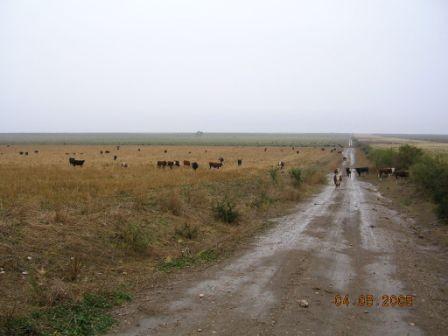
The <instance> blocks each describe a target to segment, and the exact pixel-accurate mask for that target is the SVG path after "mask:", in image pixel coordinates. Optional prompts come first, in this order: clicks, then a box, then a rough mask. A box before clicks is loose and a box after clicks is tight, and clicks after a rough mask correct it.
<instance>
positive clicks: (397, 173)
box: [393, 170, 409, 180]
mask: <svg viewBox="0 0 448 336" xmlns="http://www.w3.org/2000/svg"><path fill="white" fill-rule="evenodd" d="M393 174H394V176H395V179H396V180H398V178H399V177H400V178H407V177H409V172H408V171H406V170H396V171H394V173H393Z"/></svg>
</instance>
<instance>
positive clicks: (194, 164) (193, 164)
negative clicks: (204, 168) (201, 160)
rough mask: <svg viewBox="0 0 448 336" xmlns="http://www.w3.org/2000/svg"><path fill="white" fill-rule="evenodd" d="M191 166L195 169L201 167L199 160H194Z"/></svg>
mask: <svg viewBox="0 0 448 336" xmlns="http://www.w3.org/2000/svg"><path fill="white" fill-rule="evenodd" d="M191 168H193V170H196V169H198V168H199V165H198V163H197V162H193V163H192V164H191Z"/></svg>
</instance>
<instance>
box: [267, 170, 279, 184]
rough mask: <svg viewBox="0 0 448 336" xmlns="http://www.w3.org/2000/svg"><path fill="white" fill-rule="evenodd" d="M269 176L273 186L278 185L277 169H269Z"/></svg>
mask: <svg viewBox="0 0 448 336" xmlns="http://www.w3.org/2000/svg"><path fill="white" fill-rule="evenodd" d="M269 176H270V177H271V180H272V182H273V183H274V184H277V183H278V168H276V167H271V169H269Z"/></svg>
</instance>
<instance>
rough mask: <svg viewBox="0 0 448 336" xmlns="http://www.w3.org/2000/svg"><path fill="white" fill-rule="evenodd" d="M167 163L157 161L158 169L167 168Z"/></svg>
mask: <svg viewBox="0 0 448 336" xmlns="http://www.w3.org/2000/svg"><path fill="white" fill-rule="evenodd" d="M165 167H166V161H157V168H165Z"/></svg>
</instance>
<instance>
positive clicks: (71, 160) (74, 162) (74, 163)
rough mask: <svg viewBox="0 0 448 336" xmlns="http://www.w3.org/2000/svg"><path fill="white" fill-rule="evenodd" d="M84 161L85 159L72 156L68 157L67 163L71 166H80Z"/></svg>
mask: <svg viewBox="0 0 448 336" xmlns="http://www.w3.org/2000/svg"><path fill="white" fill-rule="evenodd" d="M84 162H85V160H76V159H75V158H72V157H71V158H69V159H68V163H69V164H70V165H71V166H73V167H76V166H80V167H82V166H83V165H84Z"/></svg>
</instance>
